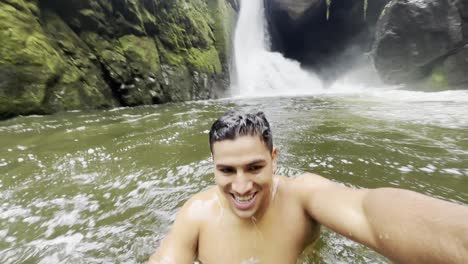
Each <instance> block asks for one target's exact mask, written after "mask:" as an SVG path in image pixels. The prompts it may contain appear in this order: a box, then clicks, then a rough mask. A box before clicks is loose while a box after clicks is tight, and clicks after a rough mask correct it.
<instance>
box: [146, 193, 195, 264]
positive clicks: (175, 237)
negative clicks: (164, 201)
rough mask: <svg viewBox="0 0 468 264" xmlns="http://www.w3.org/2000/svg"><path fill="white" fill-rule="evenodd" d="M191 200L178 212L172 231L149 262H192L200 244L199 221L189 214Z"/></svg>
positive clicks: (187, 263)
mask: <svg viewBox="0 0 468 264" xmlns="http://www.w3.org/2000/svg"><path fill="white" fill-rule="evenodd" d="M190 203H191V201H190V200H189V201H188V202H187V203H186V204H185V205H184V206H183V207H182V209H181V210H180V211H179V213H178V214H177V217H176V220H175V222H174V224H173V225H172V227H171V231H170V232H169V234H168V235H167V236H166V237H165V238H164V240H163V242H162V243H161V245H160V247H159V248H158V250H157V251H156V253H155V254H154V255H152V256H151V257H150V259H149V262H148V264H179V263H180V264H192V263H193V261H195V258H196V254H197V246H198V232H199V223H197V222H196V221H194V220H193V219H191V218H190V217H189V216H188V210H189V209H188V208H189V206H190Z"/></svg>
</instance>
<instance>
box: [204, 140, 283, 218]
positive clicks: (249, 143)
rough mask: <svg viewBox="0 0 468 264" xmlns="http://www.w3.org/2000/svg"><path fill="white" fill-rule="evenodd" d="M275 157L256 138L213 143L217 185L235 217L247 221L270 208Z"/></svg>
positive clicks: (274, 151) (274, 154) (273, 153)
mask: <svg viewBox="0 0 468 264" xmlns="http://www.w3.org/2000/svg"><path fill="white" fill-rule="evenodd" d="M276 155H277V150H276V149H274V150H273V152H272V153H270V151H269V150H268V148H267V146H266V145H265V144H264V143H263V142H262V141H261V140H260V138H259V137H258V136H241V137H238V138H236V139H234V140H222V141H219V142H216V143H214V144H213V160H214V165H215V179H216V184H217V185H218V187H219V189H220V191H221V192H222V193H223V194H224V196H225V198H226V199H227V201H228V202H229V205H230V207H231V209H232V211H233V212H234V214H236V215H237V216H239V217H241V218H250V217H253V216H256V213H257V212H261V211H264V209H266V207H267V206H268V205H269V201H270V199H271V189H272V184H273V173H274V167H275V166H276V165H275V159H276Z"/></svg>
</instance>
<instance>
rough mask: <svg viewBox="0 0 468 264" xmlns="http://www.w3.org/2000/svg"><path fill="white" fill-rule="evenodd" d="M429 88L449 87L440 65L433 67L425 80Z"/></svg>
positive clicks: (441, 88)
mask: <svg viewBox="0 0 468 264" xmlns="http://www.w3.org/2000/svg"><path fill="white" fill-rule="evenodd" d="M426 83H427V84H426V87H427V88H428V89H429V90H443V89H447V88H448V87H449V82H448V80H447V77H446V75H445V73H444V72H443V70H442V69H441V68H440V67H437V68H435V69H434V70H433V71H432V73H431V75H430V76H429V78H428V79H427V81H426Z"/></svg>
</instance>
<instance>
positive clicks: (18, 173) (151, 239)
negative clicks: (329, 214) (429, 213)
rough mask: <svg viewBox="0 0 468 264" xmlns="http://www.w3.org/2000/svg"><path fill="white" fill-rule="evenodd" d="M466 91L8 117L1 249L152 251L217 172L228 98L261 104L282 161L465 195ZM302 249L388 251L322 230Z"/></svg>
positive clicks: (297, 167) (3, 253)
mask: <svg viewBox="0 0 468 264" xmlns="http://www.w3.org/2000/svg"><path fill="white" fill-rule="evenodd" d="M400 97H402V96H401V93H400ZM466 97H468V96H466V95H465V97H460V96H453V99H451V100H445V99H441V97H439V96H437V95H434V96H432V97H428V98H425V97H422V96H415V97H413V98H411V97H409V99H408V97H404V96H403V97H402V98H403V99H401V98H400V100H388V96H375V95H374V96H363V95H341V96H336V95H334V96H331V95H321V96H316V97H301V98H299V97H297V98H294V97H277V98H256V99H240V100H222V101H203V102H188V103H180V104H168V105H163V106H152V107H139V108H132V109H127V108H122V109H115V110H111V111H96V112H73V113H63V114H57V115H54V116H44V117H42V116H31V117H19V118H16V119H12V120H8V121H3V122H0V133H1V135H2V137H1V138H0V148H1V149H0V150H1V151H0V175H1V176H0V177H1V178H0V263H141V262H143V261H145V260H146V259H147V258H148V256H149V255H150V254H151V253H152V252H153V250H154V249H155V247H156V246H157V244H158V243H159V241H160V240H161V238H162V237H163V236H164V233H165V232H166V231H167V228H168V227H169V225H170V223H171V222H172V221H173V219H174V215H175V213H176V212H177V209H178V208H179V207H180V206H181V205H182V204H183V202H184V201H185V200H186V199H187V198H188V197H189V196H191V195H192V194H194V193H196V192H198V191H200V190H203V189H205V188H207V187H208V186H211V185H212V184H214V181H213V177H212V165H211V162H210V154H209V146H208V143H207V133H208V129H209V127H210V125H211V123H212V122H213V121H214V119H215V118H216V117H217V116H219V115H220V114H221V113H223V112H225V111H228V110H231V109H235V110H249V111H250V110H262V111H264V112H265V113H266V114H267V116H268V117H269V119H270V121H271V124H272V127H273V132H274V139H275V144H276V145H277V146H278V147H279V150H280V158H279V163H280V164H279V165H280V168H279V170H278V173H281V174H287V175H291V176H292V175H295V174H298V173H301V172H303V171H312V172H316V173H319V174H322V175H324V176H326V177H329V178H331V179H333V180H335V181H338V182H342V183H344V184H346V185H349V186H355V187H367V188H373V187H401V188H407V189H411V190H415V191H419V192H422V193H425V194H428V195H431V196H434V197H439V198H442V199H445V200H449V201H453V202H456V203H460V204H467V203H468V162H467V161H468V133H467V131H468V116H467V115H466V113H468V109H467V106H468V104H467V102H468V101H465V100H464V99H463V98H466ZM416 98H419V99H416ZM421 98H422V99H421ZM444 98H446V97H444ZM460 98H461V99H460ZM301 263H309V264H310V263H387V260H385V259H384V258H383V257H380V256H379V255H378V254H376V253H374V252H372V251H371V250H369V249H367V248H365V247H363V246H361V245H358V244H356V243H353V242H352V241H350V240H347V239H345V238H343V237H341V236H339V235H337V234H334V233H332V232H329V231H327V230H324V231H323V237H322V239H321V240H320V242H319V243H318V245H317V246H316V250H315V251H314V252H312V253H310V254H308V255H307V256H305V258H304V259H303V260H302V261H301Z"/></svg>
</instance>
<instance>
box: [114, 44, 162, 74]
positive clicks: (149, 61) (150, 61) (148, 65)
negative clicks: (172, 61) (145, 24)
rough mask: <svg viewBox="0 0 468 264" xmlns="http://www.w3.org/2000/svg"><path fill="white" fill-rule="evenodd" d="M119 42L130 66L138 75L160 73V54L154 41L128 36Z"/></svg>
mask: <svg viewBox="0 0 468 264" xmlns="http://www.w3.org/2000/svg"><path fill="white" fill-rule="evenodd" d="M119 42H120V45H121V47H122V51H123V53H124V54H125V57H126V58H127V62H128V63H129V66H130V67H131V68H132V69H134V70H136V71H137V72H136V73H145V72H152V73H155V74H156V73H159V71H160V62H159V54H158V50H157V48H156V44H155V42H154V40H153V39H151V38H149V37H137V36H134V35H126V36H123V37H121V38H120V39H119Z"/></svg>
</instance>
